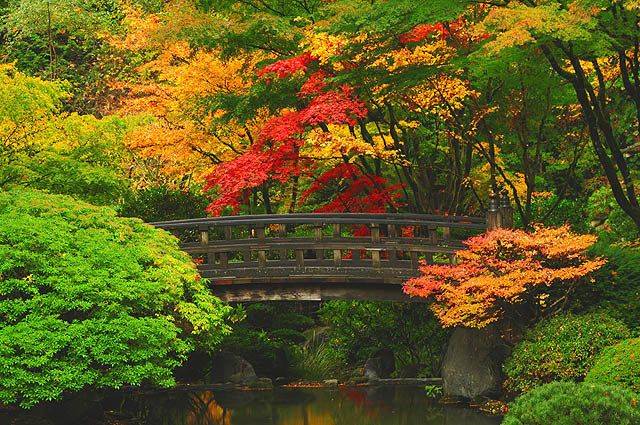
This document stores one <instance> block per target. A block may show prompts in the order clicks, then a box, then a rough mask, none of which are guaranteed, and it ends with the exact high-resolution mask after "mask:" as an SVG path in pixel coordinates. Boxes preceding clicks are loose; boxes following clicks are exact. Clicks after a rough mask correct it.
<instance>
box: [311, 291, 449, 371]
mask: <svg viewBox="0 0 640 425" xmlns="http://www.w3.org/2000/svg"><path fill="white" fill-rule="evenodd" d="M319 314H320V317H321V319H322V321H323V322H324V323H326V324H327V325H329V326H330V331H329V343H330V344H331V345H332V347H333V348H334V349H336V350H338V351H341V352H342V353H343V357H344V359H345V361H346V362H347V363H348V364H350V365H361V364H363V363H364V362H365V361H366V360H367V358H368V357H370V356H371V355H372V354H374V353H375V352H376V351H378V350H380V349H382V348H388V349H390V350H391V351H393V353H394V355H395V360H396V371H397V372H398V374H402V373H403V370H406V371H411V372H410V373H408V374H409V375H415V374H416V373H417V374H419V375H421V376H434V375H437V374H438V373H439V367H440V359H441V357H442V353H443V348H444V347H445V346H446V341H447V335H448V333H447V331H445V330H443V329H442V327H441V326H440V324H439V323H438V321H437V320H436V319H435V317H434V316H433V314H432V313H431V310H430V309H429V306H428V305H427V304H419V303H392V302H369V301H330V302H327V303H325V304H324V305H323V306H322V308H321V309H320V312H319Z"/></svg>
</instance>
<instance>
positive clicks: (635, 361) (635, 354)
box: [586, 338, 640, 392]
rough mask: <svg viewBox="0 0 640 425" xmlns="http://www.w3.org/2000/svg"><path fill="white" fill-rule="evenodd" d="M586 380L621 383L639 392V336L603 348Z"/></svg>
mask: <svg viewBox="0 0 640 425" xmlns="http://www.w3.org/2000/svg"><path fill="white" fill-rule="evenodd" d="M586 382H590V383H594V384H607V385H622V386H625V387H627V388H629V389H631V390H633V391H635V392H640V338H633V339H627V340H625V341H621V342H619V343H618V344H616V345H614V346H612V347H608V348H606V349H604V350H603V351H602V352H601V353H600V355H599V356H598V357H597V358H596V362H595V364H594V365H593V367H592V368H591V370H590V371H589V373H588V374H587V378H586Z"/></svg>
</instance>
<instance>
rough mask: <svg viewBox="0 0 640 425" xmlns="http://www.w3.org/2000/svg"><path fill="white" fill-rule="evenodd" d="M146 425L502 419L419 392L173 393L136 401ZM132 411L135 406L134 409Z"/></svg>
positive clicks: (467, 423)
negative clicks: (433, 400)
mask: <svg viewBox="0 0 640 425" xmlns="http://www.w3.org/2000/svg"><path fill="white" fill-rule="evenodd" d="M133 404H135V405H136V407H135V409H137V410H138V413H139V414H140V413H142V414H141V415H139V417H140V416H141V417H142V419H143V421H144V423H146V424H148V425H152V424H153V425H374V424H375V425H463V424H464V425H495V424H499V423H500V419H499V418H494V417H488V416H485V415H482V414H480V413H478V412H475V411H472V410H470V409H465V408H461V407H456V406H444V407H443V406H439V405H434V404H431V403H430V402H429V401H428V400H427V399H426V397H425V396H424V393H423V392H422V390H421V389H419V388H402V387H399V388H393V387H380V388H371V387H361V388H339V389H338V388H336V389H276V390H274V391H266V392H212V391H204V392H199V393H179V394H178V393H173V394H168V395H162V396H153V397H150V396H146V397H144V398H139V399H137V400H135V403H133ZM130 407H133V406H130Z"/></svg>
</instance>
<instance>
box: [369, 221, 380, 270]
mask: <svg viewBox="0 0 640 425" xmlns="http://www.w3.org/2000/svg"><path fill="white" fill-rule="evenodd" d="M369 228H370V229H371V242H372V243H373V245H374V247H373V249H372V250H371V263H372V264H373V268H374V269H379V268H380V266H381V264H380V248H378V247H377V246H376V245H379V244H380V225H379V224H378V223H371V225H370V226H369Z"/></svg>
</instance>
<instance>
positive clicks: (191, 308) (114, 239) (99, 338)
mask: <svg viewBox="0 0 640 425" xmlns="http://www.w3.org/2000/svg"><path fill="white" fill-rule="evenodd" d="M228 313H229V307H227V306H225V305H223V304H222V303H221V302H220V301H219V300H218V299H217V298H215V297H213V296H212V295H211V294H210V292H209V290H208V289H207V287H206V285H205V284H204V283H203V282H202V281H201V280H200V278H199V276H198V273H197V270H196V268H195V265H194V263H193V261H192V260H191V259H190V258H189V256H188V255H186V254H185V253H183V252H181V251H180V250H179V248H178V242H177V240H176V239H175V238H174V237H173V236H171V235H169V234H168V233H166V232H164V231H161V230H158V229H155V228H153V227H151V226H149V225H146V224H144V223H142V221H140V220H138V219H129V218H120V217H117V216H116V214H115V212H114V211H113V210H112V209H110V208H104V207H95V206H92V205H89V204H86V203H84V202H79V201H75V200H74V199H72V198H70V197H68V196H62V195H49V194H46V193H44V192H38V191H25V190H21V191H12V192H0V403H4V404H18V405H20V406H22V407H30V406H33V405H34V404H36V403H38V402H41V401H47V400H54V399H58V398H60V397H61V396H62V395H63V394H64V393H67V392H74V391H80V390H82V389H85V388H119V387H122V386H123V385H128V384H131V385H140V384H150V385H160V386H169V385H172V384H173V383H174V378H173V369H174V368H175V367H176V366H178V365H180V364H181V363H182V362H183V361H184V360H185V358H186V355H187V354H188V353H189V352H190V351H191V350H192V349H193V348H194V347H195V346H196V345H197V344H202V346H203V347H212V346H215V345H216V344H217V343H219V342H220V340H221V339H222V337H223V335H224V334H226V333H227V332H228V327H227V325H226V324H225V318H226V316H227V315H228Z"/></svg>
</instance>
